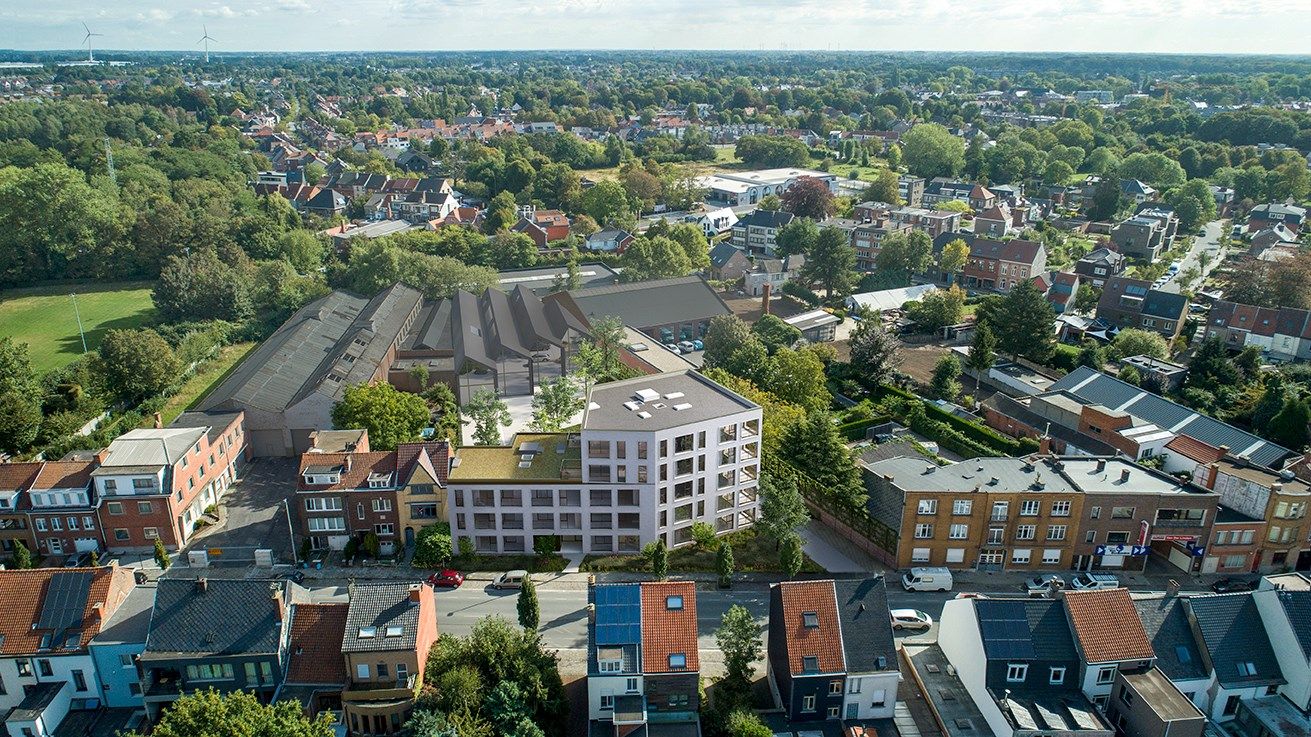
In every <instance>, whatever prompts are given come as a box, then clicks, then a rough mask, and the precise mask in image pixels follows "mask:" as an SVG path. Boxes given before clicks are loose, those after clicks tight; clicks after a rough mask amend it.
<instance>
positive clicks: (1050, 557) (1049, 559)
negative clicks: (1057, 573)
mask: <svg viewBox="0 0 1311 737" xmlns="http://www.w3.org/2000/svg"><path fill="white" fill-rule="evenodd" d="M1042 562H1043V564H1045V565H1049V566H1050V565H1057V564H1059V563H1060V562H1061V550H1060V548H1048V549H1046V550H1044V551H1042Z"/></svg>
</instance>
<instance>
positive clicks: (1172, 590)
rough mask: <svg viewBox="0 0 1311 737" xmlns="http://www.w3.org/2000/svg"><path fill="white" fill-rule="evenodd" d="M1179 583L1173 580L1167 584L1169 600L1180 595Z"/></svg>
mask: <svg viewBox="0 0 1311 737" xmlns="http://www.w3.org/2000/svg"><path fill="white" fill-rule="evenodd" d="M1179 588H1180V586H1179V582H1178V581H1176V580H1174V579H1173V578H1172V579H1170V580H1169V581H1166V583H1165V597H1166V598H1167V599H1168V598H1170V597H1173V596H1178V595H1179Z"/></svg>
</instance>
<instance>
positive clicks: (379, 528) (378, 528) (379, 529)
mask: <svg viewBox="0 0 1311 737" xmlns="http://www.w3.org/2000/svg"><path fill="white" fill-rule="evenodd" d="M514 529H516V530H522V529H523V518H522V517H520V519H519V526H518V527H516V528H514ZM373 531H374V532H375V533H377V534H379V535H383V536H390V535H395V534H396V526H395V525H393V524H390V523H384V524H377V525H374V526H373Z"/></svg>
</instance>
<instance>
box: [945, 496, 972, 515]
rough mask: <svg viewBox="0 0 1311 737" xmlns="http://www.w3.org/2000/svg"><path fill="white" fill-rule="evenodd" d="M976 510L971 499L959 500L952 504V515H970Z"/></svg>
mask: <svg viewBox="0 0 1311 737" xmlns="http://www.w3.org/2000/svg"><path fill="white" fill-rule="evenodd" d="M973 508H974V501H973V500H971V499H957V500H956V501H954V502H952V503H951V513H952V514H969V513H970V510H971V509H973Z"/></svg>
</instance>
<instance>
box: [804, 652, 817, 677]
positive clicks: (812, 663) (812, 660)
mask: <svg viewBox="0 0 1311 737" xmlns="http://www.w3.org/2000/svg"><path fill="white" fill-rule="evenodd" d="M801 670H802V671H803V672H805V673H818V672H819V656H818V655H806V656H804V657H802V658H801Z"/></svg>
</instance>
